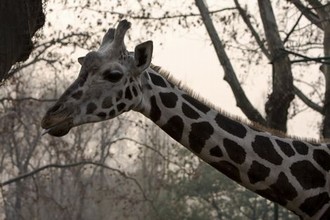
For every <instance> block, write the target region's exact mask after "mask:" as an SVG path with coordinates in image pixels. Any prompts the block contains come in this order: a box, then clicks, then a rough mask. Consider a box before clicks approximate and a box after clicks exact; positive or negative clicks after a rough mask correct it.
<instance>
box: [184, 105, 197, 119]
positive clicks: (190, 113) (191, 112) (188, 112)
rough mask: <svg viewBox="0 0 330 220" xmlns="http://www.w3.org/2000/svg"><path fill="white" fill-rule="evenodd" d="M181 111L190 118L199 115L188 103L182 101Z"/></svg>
mask: <svg viewBox="0 0 330 220" xmlns="http://www.w3.org/2000/svg"><path fill="white" fill-rule="evenodd" d="M182 112H183V114H184V115H185V116H187V117H188V118H191V119H198V118H200V117H201V116H200V115H199V114H198V112H196V111H195V110H194V109H193V108H191V107H190V106H189V105H187V104H186V103H182Z"/></svg>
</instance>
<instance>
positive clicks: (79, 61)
mask: <svg viewBox="0 0 330 220" xmlns="http://www.w3.org/2000/svg"><path fill="white" fill-rule="evenodd" d="M84 60H85V57H79V58H78V63H80V65H83V63H84Z"/></svg>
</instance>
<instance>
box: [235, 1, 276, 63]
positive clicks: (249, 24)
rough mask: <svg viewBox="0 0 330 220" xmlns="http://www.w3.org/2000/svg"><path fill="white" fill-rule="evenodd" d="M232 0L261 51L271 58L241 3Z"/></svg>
mask: <svg viewBox="0 0 330 220" xmlns="http://www.w3.org/2000/svg"><path fill="white" fill-rule="evenodd" d="M234 2H235V5H236V7H237V10H238V12H239V14H240V15H241V17H242V19H243V21H244V22H245V24H246V26H247V27H248V28H249V30H250V31H251V34H252V36H253V37H254V39H255V40H256V42H257V44H258V45H259V47H260V48H261V51H262V52H263V53H264V54H265V56H266V57H267V58H268V59H269V60H270V59H271V58H270V54H269V51H268V50H267V48H266V47H265V42H264V41H263V40H261V38H260V36H259V34H258V32H257V31H256V30H255V29H254V27H253V25H252V24H251V21H250V19H249V17H248V15H247V13H246V11H245V10H244V9H243V8H242V7H241V5H240V4H239V2H238V0H234Z"/></svg>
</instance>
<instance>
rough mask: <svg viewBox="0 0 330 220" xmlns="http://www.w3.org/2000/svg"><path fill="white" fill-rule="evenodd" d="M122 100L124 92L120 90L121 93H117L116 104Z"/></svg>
mask: <svg viewBox="0 0 330 220" xmlns="http://www.w3.org/2000/svg"><path fill="white" fill-rule="evenodd" d="M122 98H123V91H122V90H120V91H119V92H118V93H117V97H116V102H119V101H120V100H121V99H122Z"/></svg>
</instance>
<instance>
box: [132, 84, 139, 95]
mask: <svg viewBox="0 0 330 220" xmlns="http://www.w3.org/2000/svg"><path fill="white" fill-rule="evenodd" d="M132 91H133V94H134V96H138V91H137V89H136V88H135V86H132Z"/></svg>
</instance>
